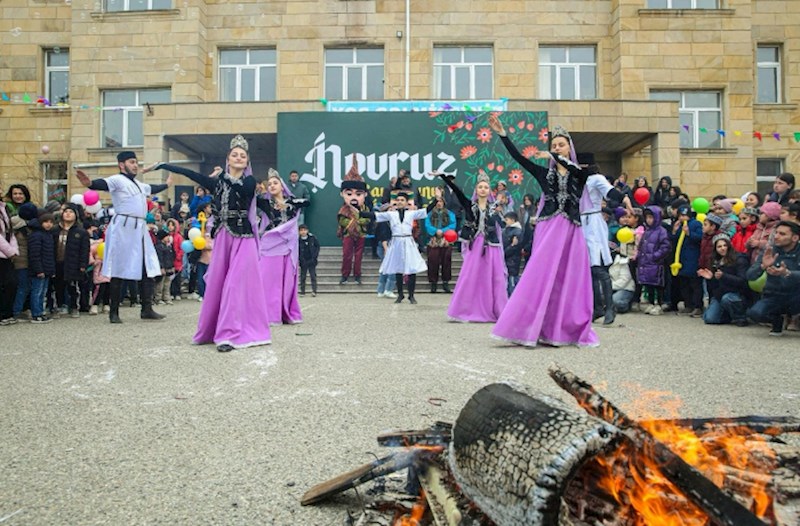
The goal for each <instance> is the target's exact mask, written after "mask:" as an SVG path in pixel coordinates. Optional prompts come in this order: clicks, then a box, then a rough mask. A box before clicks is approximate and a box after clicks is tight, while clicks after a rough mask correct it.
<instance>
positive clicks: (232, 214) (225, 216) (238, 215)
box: [219, 210, 249, 221]
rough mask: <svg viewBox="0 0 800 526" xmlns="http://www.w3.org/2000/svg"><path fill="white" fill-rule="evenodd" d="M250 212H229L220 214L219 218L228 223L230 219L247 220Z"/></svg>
mask: <svg viewBox="0 0 800 526" xmlns="http://www.w3.org/2000/svg"><path fill="white" fill-rule="evenodd" d="M248 214H249V212H248V211H247V210H227V211H225V212H220V213H219V218H220V219H222V220H225V221H227V220H228V219H246V218H247V216H248Z"/></svg>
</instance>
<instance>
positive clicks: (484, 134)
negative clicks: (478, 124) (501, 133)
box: [477, 128, 492, 143]
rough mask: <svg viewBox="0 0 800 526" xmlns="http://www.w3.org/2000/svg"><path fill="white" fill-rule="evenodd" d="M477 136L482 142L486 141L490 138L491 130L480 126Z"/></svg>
mask: <svg viewBox="0 0 800 526" xmlns="http://www.w3.org/2000/svg"><path fill="white" fill-rule="evenodd" d="M477 137H478V140H479V141H481V142H482V143H487V142H489V141H490V140H492V131H491V130H490V129H489V128H481V129H480V130H478V135H477Z"/></svg>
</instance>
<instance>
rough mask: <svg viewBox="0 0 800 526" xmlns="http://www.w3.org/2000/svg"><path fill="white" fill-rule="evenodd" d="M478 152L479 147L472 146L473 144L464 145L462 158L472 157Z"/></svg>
mask: <svg viewBox="0 0 800 526" xmlns="http://www.w3.org/2000/svg"><path fill="white" fill-rule="evenodd" d="M477 152H478V149H477V148H476V147H474V146H472V145H469V146H464V147H463V148H461V158H462V159H467V158H469V157H472V156H473V155H475V154H476V153H477Z"/></svg>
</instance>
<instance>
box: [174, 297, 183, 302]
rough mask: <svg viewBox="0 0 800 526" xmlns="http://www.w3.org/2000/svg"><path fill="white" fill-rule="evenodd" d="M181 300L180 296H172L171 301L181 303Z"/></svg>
mask: <svg viewBox="0 0 800 526" xmlns="http://www.w3.org/2000/svg"><path fill="white" fill-rule="evenodd" d="M181 299H182V298H181V297H180V296H172V301H181Z"/></svg>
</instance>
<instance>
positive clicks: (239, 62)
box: [219, 49, 277, 102]
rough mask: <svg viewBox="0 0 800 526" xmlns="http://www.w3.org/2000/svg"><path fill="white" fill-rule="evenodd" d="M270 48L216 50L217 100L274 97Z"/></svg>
mask: <svg viewBox="0 0 800 526" xmlns="http://www.w3.org/2000/svg"><path fill="white" fill-rule="evenodd" d="M275 63H276V60H275V50H274V49H226V50H223V51H220V53H219V86H220V94H219V97H220V100H223V101H236V102H239V101H260V100H275V98H276V96H275V89H276V88H275V86H276V83H277V82H276V66H275Z"/></svg>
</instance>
